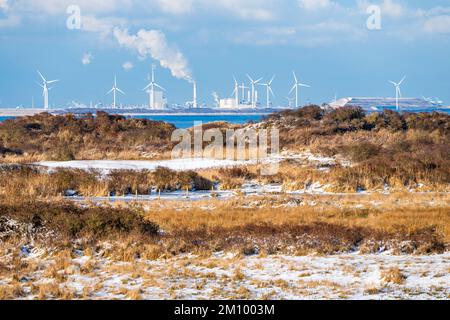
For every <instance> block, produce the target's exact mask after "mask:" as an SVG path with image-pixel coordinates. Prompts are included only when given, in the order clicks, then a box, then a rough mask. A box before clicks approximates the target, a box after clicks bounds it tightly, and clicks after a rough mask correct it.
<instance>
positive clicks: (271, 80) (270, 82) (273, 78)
mask: <svg viewBox="0 0 450 320" xmlns="http://www.w3.org/2000/svg"><path fill="white" fill-rule="evenodd" d="M275 77H276V75H273V77H272V79H270V81H269V86H270V85H272V82H273V80H275Z"/></svg>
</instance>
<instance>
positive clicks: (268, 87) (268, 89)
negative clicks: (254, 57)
mask: <svg viewBox="0 0 450 320" xmlns="http://www.w3.org/2000/svg"><path fill="white" fill-rule="evenodd" d="M273 80H275V75H274V76H273V77H272V79H271V80H270V81H269V82H268V83H261V84H260V86H263V87H266V94H267V97H266V99H267V100H266V101H267V109H269V108H270V107H271V105H272V102H271V101H270V95H272V96H275V94H274V93H273V90H272V83H273Z"/></svg>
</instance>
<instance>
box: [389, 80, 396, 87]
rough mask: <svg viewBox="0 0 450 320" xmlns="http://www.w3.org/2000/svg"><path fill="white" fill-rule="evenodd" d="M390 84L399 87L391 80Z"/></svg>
mask: <svg viewBox="0 0 450 320" xmlns="http://www.w3.org/2000/svg"><path fill="white" fill-rule="evenodd" d="M389 83H392V84H393V85H394V86H397V84H396V83H395V82H394V81H391V80H389Z"/></svg>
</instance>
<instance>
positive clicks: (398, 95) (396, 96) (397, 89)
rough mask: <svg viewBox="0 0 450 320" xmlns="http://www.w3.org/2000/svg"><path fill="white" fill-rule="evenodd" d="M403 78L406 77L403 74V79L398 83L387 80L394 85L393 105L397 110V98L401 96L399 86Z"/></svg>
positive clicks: (398, 109) (398, 108) (398, 107)
mask: <svg viewBox="0 0 450 320" xmlns="http://www.w3.org/2000/svg"><path fill="white" fill-rule="evenodd" d="M405 79H406V76H404V77H403V79H402V80H401V81H400V82H399V83H395V82H394V81H389V82H390V83H392V85H394V87H395V107H396V108H397V111H400V106H399V104H398V99H399V98H401V97H402V91H401V90H400V86H401V85H402V83H403V82H404V81H405Z"/></svg>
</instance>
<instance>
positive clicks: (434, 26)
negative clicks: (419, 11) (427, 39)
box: [424, 15, 450, 34]
mask: <svg viewBox="0 0 450 320" xmlns="http://www.w3.org/2000/svg"><path fill="white" fill-rule="evenodd" d="M424 28H425V31H427V32H430V33H441V34H450V16H446V15H443V16H436V17H432V18H430V19H428V20H427V21H426V22H425V24H424Z"/></svg>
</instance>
